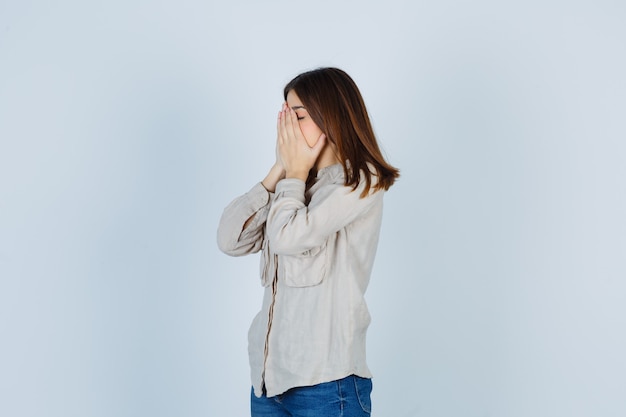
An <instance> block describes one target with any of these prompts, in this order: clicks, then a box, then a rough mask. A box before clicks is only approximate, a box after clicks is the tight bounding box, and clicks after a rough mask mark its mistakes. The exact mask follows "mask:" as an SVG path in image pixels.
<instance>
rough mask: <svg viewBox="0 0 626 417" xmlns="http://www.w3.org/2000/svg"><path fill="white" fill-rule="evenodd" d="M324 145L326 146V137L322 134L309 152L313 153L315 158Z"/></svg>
mask: <svg viewBox="0 0 626 417" xmlns="http://www.w3.org/2000/svg"><path fill="white" fill-rule="evenodd" d="M324 145H326V135H325V134H323V133H322V134H321V135H320V137H319V138H317V142H315V145H313V147H312V148H311V152H312V153H313V155H315V156H316V157H317V155H319V154H320V153H321V152H322V149H323V148H324Z"/></svg>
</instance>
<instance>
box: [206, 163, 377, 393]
mask: <svg viewBox="0 0 626 417" xmlns="http://www.w3.org/2000/svg"><path fill="white" fill-rule="evenodd" d="M343 184H344V173H343V167H342V166H341V165H340V164H337V165H333V166H330V167H327V168H323V169H321V170H320V171H319V172H318V175H317V181H316V182H315V184H314V185H313V186H312V187H311V188H310V189H309V190H305V184H304V182H303V181H301V180H298V179H284V180H282V181H280V182H279V183H278V184H277V186H276V193H275V194H272V193H268V192H267V190H265V188H264V187H263V186H262V185H261V184H260V183H259V184H256V185H255V186H254V187H253V188H252V189H251V190H250V191H249V192H248V193H246V194H244V195H242V196H241V197H238V198H236V199H235V200H234V201H233V202H232V203H231V204H230V205H229V206H228V207H226V209H225V210H224V213H223V215H222V218H221V220H220V225H219V228H218V245H219V247H220V249H221V250H222V251H223V252H225V253H227V254H229V255H233V256H241V255H246V254H249V253H254V252H258V251H261V252H262V253H261V283H262V285H263V286H265V295H264V298H263V304H262V308H261V311H260V312H259V313H258V314H257V316H256V317H255V318H254V320H253V322H252V325H251V327H250V331H249V334H248V342H249V345H248V351H249V355H250V368H251V376H252V385H253V387H254V393H255V395H257V396H261V394H262V390H263V384H265V388H266V391H267V396H268V397H272V396H274V395H278V394H281V393H283V392H285V391H287V390H288V389H290V388H293V387H297V386H308V385H315V384H318V383H322V382H328V381H333V380H336V379H340V378H343V377H345V376H348V375H350V374H356V375H359V376H361V377H366V378H370V377H371V374H370V371H369V369H368V367H367V365H366V361H365V333H366V330H367V327H368V325H369V323H370V315H369V312H368V310H367V306H366V304H365V300H364V298H363V295H364V293H365V290H366V288H367V285H368V282H369V278H370V273H371V270H372V265H373V262H374V256H375V254H376V246H377V243H378V236H379V231H380V224H381V218H382V208H383V195H384V192H382V191H379V192H372V191H370V193H369V195H367V196H366V197H364V198H359V196H360V194H361V191H362V190H363V186H364V181H362V184H361V186H360V187H359V188H357V189H356V190H355V191H352V188H351V187H346V186H344V185H343ZM253 215H254V219H253V220H252V221H251V222H250V224H249V225H248V226H247V227H246V228H245V230H242V229H243V225H244V223H245V222H246V220H248V219H249V218H250V217H251V216H253Z"/></svg>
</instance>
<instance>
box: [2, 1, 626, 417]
mask: <svg viewBox="0 0 626 417" xmlns="http://www.w3.org/2000/svg"><path fill="white" fill-rule="evenodd" d="M625 18H626V7H625V6H624V3H623V2H619V1H609V0H601V1H597V0H594V1H591V0H589V1H517V2H498V1H487V0H479V1H474V2H464V1H460V0H449V1H438V2H425V1H408V0H406V1H400V0H389V1H384V2H367V1H366V2H363V1H360V2H357V1H349V2H348V1H317V2H292V1H266V2H255V1H251V0H250V1H243V0H238V1H233V2H230V3H228V4H222V2H216V1H197V0H183V1H180V0H179V1H171V0H163V1H159V2H149V1H117V0H114V1H108V2H98V3H96V2H79V1H74V2H72V1H57V2H53V3H50V2H43V1H20V2H17V1H13V2H8V1H2V2H0V337H1V341H0V415H3V416H12V417H14V416H15V417H31V416H32V417H35V416H37V417H42V416H46V417H57V416H59V417H60V416H63V417H69V416H80V417H84V416H90V417H92V416H93V417H110V416H116V417H126V416H190V417H191V416H198V417H199V416H245V415H247V414H248V397H249V385H250V382H249V379H248V378H249V377H248V364H247V353H246V348H247V341H246V333H247V329H248V326H249V324H250V321H251V319H252V317H253V315H254V314H255V313H256V311H257V310H258V309H259V307H260V304H261V294H262V291H261V287H260V286H259V283H258V276H257V273H258V258H257V257H256V256H252V257H248V258H239V259H234V258H229V257H227V256H225V255H222V254H221V253H220V252H219V251H218V249H217V247H216V243H215V231H216V227H217V222H218V219H219V216H220V214H221V211H222V209H223V207H224V206H225V205H226V204H227V203H228V202H229V201H230V200H231V199H232V198H234V197H235V196H237V195H239V194H241V193H243V192H245V191H247V190H248V188H249V187H251V186H252V185H253V184H254V183H255V182H256V181H259V180H260V179H261V178H262V177H263V176H264V174H265V172H266V170H267V169H268V168H269V166H270V165H271V163H272V158H273V155H274V140H275V115H276V112H277V110H278V109H279V106H280V103H281V100H282V99H281V91H282V87H283V85H284V84H285V83H286V82H287V81H289V80H290V79H291V78H292V77H293V76H295V75H296V74H298V73H299V72H301V71H304V70H307V69H312V68H315V67H318V66H326V65H333V66H338V67H340V68H343V69H345V70H346V71H347V72H348V73H350V74H351V75H352V76H353V78H354V79H355V80H356V82H357V83H358V84H359V86H360V87H361V90H362V93H363V95H364V98H365V100H366V103H367V105H368V107H369V110H370V113H371V116H372V119H373V123H374V126H375V129H376V131H377V134H378V136H379V139H380V141H381V143H382V146H383V148H384V149H385V152H386V155H387V156H388V159H389V160H390V161H391V163H393V164H395V165H397V166H398V167H399V168H401V170H402V177H401V179H400V181H399V182H398V183H397V185H396V186H394V187H393V188H392V189H391V190H390V192H389V193H388V194H387V196H386V201H385V218H384V224H383V231H382V235H381V241H380V247H379V253H378V257H377V259H376V264H375V270H374V273H373V277H372V282H371V286H370V288H369V291H368V295H367V296H368V301H369V305H370V310H371V313H372V316H373V322H372V325H371V328H370V332H369V344H368V354H369V363H370V367H371V368H372V370H373V372H374V374H375V378H374V393H373V400H374V414H375V415H377V416H398V417H412V416H428V417H439V416H441V417H448V416H450V417H452V416H466V417H474V416H475V417H485V416H505V417H523V416H535V417H537V416H551V417H552V416H592V415H593V416H603V417H610V416H623V415H625V414H626V397H625V396H624V392H626V377H625V375H626V359H625V358H624V352H626V334H625V329H626V307H625V306H626V282H625V279H626V221H625V220H624V214H625V213H626V185H625V184H626V182H625V178H626V168H625V166H626V165H625V163H624V161H625V160H626V144H625V142H624V141H625V139H626V126H625V122H624V121H625V120H626V119H625V115H626V79H625V76H624V74H626V57H625V55H624V53H623V48H624V41H625V40H626V26H624V24H623V22H624V19H625Z"/></svg>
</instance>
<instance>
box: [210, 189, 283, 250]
mask: <svg viewBox="0 0 626 417" xmlns="http://www.w3.org/2000/svg"><path fill="white" fill-rule="evenodd" d="M272 195H273V193H270V192H268V191H267V190H266V189H265V187H263V184H261V183H257V184H256V185H255V186H254V187H252V189H251V190H250V191H248V192H247V193H246V194H244V195H242V196H240V197H237V198H236V199H234V200H233V201H232V202H231V203H230V204H229V205H228V206H227V207H226V208H225V209H224V212H223V213H222V217H221V218H220V223H219V226H218V228H217V245H218V247H219V248H220V250H221V251H222V252H224V253H226V254H227V255H231V256H242V255H247V254H250V253H255V252H258V251H259V250H260V249H261V245H262V243H263V234H264V226H265V222H266V220H267V215H268V211H269V206H270V204H269V203H270V201H271V197H272ZM252 216H254V218H253V219H252V220H251V221H250V223H248V225H247V226H246V228H245V229H244V225H245V223H246V221H247V220H248V219H250V218H251V217H252Z"/></svg>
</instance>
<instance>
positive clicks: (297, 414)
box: [250, 375, 372, 417]
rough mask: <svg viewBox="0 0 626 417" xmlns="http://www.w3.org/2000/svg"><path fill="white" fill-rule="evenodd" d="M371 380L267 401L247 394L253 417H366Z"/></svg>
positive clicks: (292, 392)
mask: <svg viewBox="0 0 626 417" xmlns="http://www.w3.org/2000/svg"><path fill="white" fill-rule="evenodd" d="M371 392H372V380H371V379H369V378H361V377H359V376H356V375H350V376H348V377H346V378H343V379H339V380H337V381H332V382H324V383H322V384H317V385H313V386H310V387H296V388H292V389H290V390H289V391H287V392H285V393H283V394H280V395H276V396H274V397H270V398H268V397H267V396H266V395H265V393H264V394H263V395H262V396H261V397H260V398H258V397H256V396H255V395H254V390H253V391H252V393H251V394H250V398H251V399H250V407H251V411H252V417H369V416H370V414H371V409H372V403H371V400H370V394H371Z"/></svg>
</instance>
